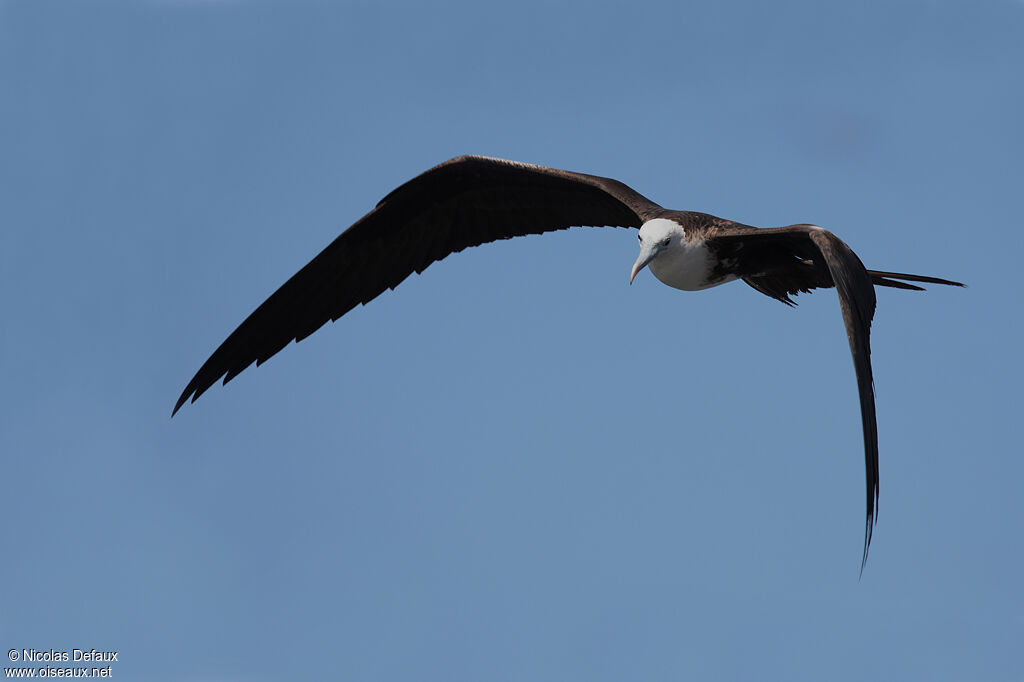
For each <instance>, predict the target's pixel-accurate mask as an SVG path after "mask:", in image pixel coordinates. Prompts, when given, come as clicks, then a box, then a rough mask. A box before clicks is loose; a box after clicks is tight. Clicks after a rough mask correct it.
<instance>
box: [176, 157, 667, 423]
mask: <svg viewBox="0 0 1024 682" xmlns="http://www.w3.org/2000/svg"><path fill="white" fill-rule="evenodd" d="M660 209H661V207H660V206H658V205H657V204H655V203H654V202H653V201H650V200H649V199H647V198H645V197H643V196H642V195H640V194H639V193H637V192H635V191H634V190H632V189H630V188H629V187H627V186H626V185H624V184H623V183H621V182H619V181H617V180H612V179H609V178H601V177H597V176H593V175H585V174H582V173H572V172H569V171H563V170H557V169H554V168H545V167H543V166H534V165H530V164H525V163H518V162H514V161H505V160H503V159H491V158H486V157H482V156H460V157H458V158H455V159H451V160H450V161H446V162H445V163H442V164H440V165H439V166H435V167H434V168H432V169H430V170H428V171H427V172H425V173H423V174H422V175H419V176H418V177H416V178H413V179H412V180H410V181H409V182H407V183H405V184H404V185H402V186H400V187H398V188H397V189H396V190H394V191H393V192H391V193H390V194H388V195H387V196H386V197H384V199H382V200H381V201H380V203H379V204H377V206H376V208H374V209H373V210H372V211H370V212H369V213H367V214H366V215H365V216H363V217H362V218H361V219H360V220H359V221H358V222H356V223H355V224H354V225H352V226H351V227H350V228H348V229H347V230H345V231H344V232H342V233H341V235H339V236H338V238H337V239H335V240H334V241H333V242H331V243H330V245H328V246H327V248H325V249H324V250H323V251H322V252H320V254H319V255H318V256H317V257H316V258H314V259H313V260H312V261H310V262H309V263H308V264H307V265H306V266H305V267H303V268H302V269H301V270H299V272H297V273H296V274H295V275H294V276H293V277H292V278H291V279H289V280H288V281H287V282H285V283H284V284H283V285H282V286H281V288H280V289H278V290H277V291H276V292H274V294H273V295H271V296H270V298H268V299H267V300H266V301H264V302H263V304H262V305H260V306H259V307H258V308H257V309H256V310H255V311H254V312H253V313H252V314H251V315H249V317H248V318H246V319H245V321H244V322H242V324H241V325H239V327H238V329H236V330H235V331H234V332H232V334H231V335H230V336H229V337H228V338H227V339H226V340H225V341H224V343H222V344H221V345H220V347H219V348H218V349H217V350H216V351H214V353H213V355H211V356H210V358H209V359H208V360H207V361H206V362H205V363H203V366H202V367H200V368H199V371H198V372H196V375H195V376H194V377H192V380H191V381H190V382H189V383H188V385H187V386H186V387H185V390H184V391H183V392H182V394H181V397H179V398H178V402H177V403H176V404H175V405H174V411H173V412H172V413H171V414H172V415H173V414H174V413H175V412H177V411H178V410H179V409H180V408H181V406H182V405H184V404H185V402H186V401H188V400H189V399H191V400H192V401H195V400H196V399H197V398H198V397H199V396H200V395H202V394H203V393H204V392H205V391H206V390H207V389H208V388H210V386H212V385H213V384H215V383H216V382H217V380H219V379H220V378H221V377H224V383H227V382H228V381H230V380H231V379H233V378H234V377H235V376H237V375H238V374H239V373H240V372H241V371H242V370H244V369H245V368H246V367H248V366H249V365H251V364H252V363H253V362H255V363H256V364H257V365H260V364H262V363H263V362H265V361H266V360H267V359H268V358H270V357H271V356H272V355H274V354H275V353H277V352H278V351H279V350H281V349H282V348H284V347H285V346H286V345H288V344H289V343H291V341H292V340H295V341H301V340H302V339H304V338H306V337H307V336H309V335H310V334H312V333H313V332H315V331H316V330H317V329H319V328H320V327H322V326H323V325H324V324H325V323H326V322H327V321H328V320H337V319H338V318H339V317H341V316H342V315H344V314H345V313H347V312H348V311H349V310H351V309H352V308H354V307H355V306H356V305H357V304H360V303H368V302H369V301H371V300H373V299H374V298H375V297H377V296H378V295H379V294H381V293H382V292H384V290H386V289H389V288H390V289H394V288H395V287H396V286H398V284H399V283H400V282H402V280H404V279H405V278H406V277H408V276H409V275H411V274H412V273H414V272H417V273H419V272H423V271H424V270H425V269H426V268H427V266H429V265H430V264H431V263H434V262H435V261H439V260H441V259H442V258H444V257H445V256H447V255H448V254H450V253H455V252H458V251H462V250H463V249H465V248H467V247H470V246H478V245H480V244H485V243H487V242H492V241H496V240H499V239H510V238H512V237H519V236H523V235H528V234H541V233H543V232H549V231H553V230H562V229H566V228H569V227H573V226H605V225H608V226H619V227H639V226H640V225H641V224H642V223H643V222H644V219H645V218H644V216H646V215H651V214H653V213H655V212H657V211H658V210H660Z"/></svg>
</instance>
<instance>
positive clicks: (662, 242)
mask: <svg viewBox="0 0 1024 682" xmlns="http://www.w3.org/2000/svg"><path fill="white" fill-rule="evenodd" d="M670 241H672V238H671V237H665V238H664V239H662V240H661V245H662V246H668V243H669V242H670Z"/></svg>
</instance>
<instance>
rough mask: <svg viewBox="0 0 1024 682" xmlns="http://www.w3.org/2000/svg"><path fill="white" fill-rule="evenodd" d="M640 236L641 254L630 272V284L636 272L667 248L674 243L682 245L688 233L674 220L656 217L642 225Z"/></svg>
mask: <svg viewBox="0 0 1024 682" xmlns="http://www.w3.org/2000/svg"><path fill="white" fill-rule="evenodd" d="M638 237H639V239H640V256H639V257H638V258H637V259H636V263H634V264H633V271H632V272H630V273H629V283H630V284H632V283H633V278H634V277H636V273H638V272H640V271H641V270H643V269H644V268H645V267H647V265H648V264H649V263H650V262H651V261H653V260H654V259H655V258H657V257H658V256H659V255H660V254H661V253H663V252H664V251H665V250H666V249H668V248H670V247H672V246H673V245H677V246H678V245H680V244H681V243H682V242H683V240H684V239H685V238H686V233H685V232H684V231H683V228H682V226H681V225H679V224H678V223H677V222H675V221H674V220H668V219H666V218H655V219H654V220H648V221H647V222H646V223H644V224H643V225H641V226H640V233H639V235H638Z"/></svg>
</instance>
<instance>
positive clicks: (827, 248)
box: [171, 156, 963, 571]
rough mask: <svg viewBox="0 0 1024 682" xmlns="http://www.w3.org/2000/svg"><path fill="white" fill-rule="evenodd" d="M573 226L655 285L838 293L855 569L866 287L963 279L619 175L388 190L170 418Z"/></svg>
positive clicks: (478, 166) (487, 173)
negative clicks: (868, 263) (624, 251)
mask: <svg viewBox="0 0 1024 682" xmlns="http://www.w3.org/2000/svg"><path fill="white" fill-rule="evenodd" d="M574 226H594V227H601V226H615V227H633V228H639V230H638V233H637V237H638V238H639V241H640V256H639V257H638V258H637V259H636V262H635V263H634V264H633V269H632V271H631V272H630V275H629V281H630V282H631V283H632V281H633V279H634V278H635V277H636V275H637V273H638V272H640V271H641V270H643V269H644V268H645V267H646V268H649V269H650V270H651V272H653V273H654V276H655V277H657V278H658V279H659V280H661V281H662V282H664V283H665V284H667V285H669V286H670V287H674V288H676V289H683V290H685V291H699V290H701V289H707V288H710V287H714V286H718V285H719V284H725V283H726V282H731V281H733V280H736V279H742V280H743V281H744V282H746V283H747V284H749V285H750V286H751V287H753V288H754V289H756V290H757V291H759V292H761V293H762V294H764V295H766V296H770V297H772V298H774V299H776V300H778V301H781V302H783V303H785V304H787V305H795V303H794V301H793V300H792V298H791V296H794V295H796V294H799V293H801V292H809V291H811V290H812V289H817V288H825V287H835V288H836V291H837V293H838V295H839V306H840V308H841V310H842V314H843V321H844V323H845V324H846V334H847V337H848V338H849V342H850V351H851V352H852V354H853V365H854V369H855V371H856V376H857V388H858V391H859V394H860V412H861V423H862V427H863V433H864V461H865V466H866V479H867V520H866V524H865V531H864V554H863V558H862V560H861V571H863V570H864V564H865V562H866V561H867V556H868V548H869V547H870V544H871V535H872V531H873V528H874V522H875V520H876V505H877V503H878V428H877V422H876V419H875V397H874V389H873V386H872V377H871V357H870V356H871V348H870V344H869V335H870V329H871V319H872V317H873V315H874V312H875V289H874V287H875V286H876V285H878V286H886V287H895V288H897V289H913V290H916V291H921V290H922V288H921V287H919V286H916V285H914V284H909V283H908V282H922V283H929V284H948V285H952V286H963V284H961V283H959V282H952V281H950V280H945V279H939V278H937V277H925V276H922V275H908V274H903V273H897V272H881V271H877V270H868V269H866V268H865V267H864V265H863V263H861V261H860V259H859V258H858V257H857V255H856V254H855V253H854V252H853V251H852V250H851V249H850V247H848V246H847V245H846V244H845V243H843V241H842V240H840V239H839V238H838V237H836V236H835V235H834V234H832V233H831V232H829V231H828V230H825V229H823V228H821V227H818V226H816V225H789V226H788V227H776V228H758V227H751V226H749V225H743V224H741V223H737V222H733V221H731V220H726V219H724V218H717V217H715V216H713V215H708V214H707V213H697V212H694V211H674V210H669V209H666V208H662V207H661V206H659V205H658V204H656V203H654V202H653V201H651V200H650V199H648V198H646V197H644V196H643V195H641V194H639V193H638V192H636V191H635V190H633V189H631V188H630V187H627V186H626V185H625V184H623V183H621V182H619V181H618V180H613V179H610V178H602V177H598V176H594V175H586V174H583V173H574V172H571V171H564V170H559V169H556V168H547V167H544V166H535V165H531V164H527V163H519V162H516V161H507V160H504V159H494V158H488V157H483V156H460V157H457V158H454V159H451V160H449V161H446V162H444V163H442V164H440V165H438V166H435V167H434V168H431V169H430V170H428V171H426V172H425V173H423V174H421V175H419V176H417V177H415V178H413V179H412V180H410V181H408V182H406V183H405V184H404V185H402V186H400V187H398V188H397V189H395V190H394V191H392V192H391V193H390V194H388V195H387V196H386V197H384V198H383V199H382V200H381V201H380V203H378V204H377V206H376V207H375V208H374V209H373V210H372V211H370V212H369V213H367V214H366V215H365V216H363V217H362V218H361V219H360V220H359V221H357V222H356V223H355V224H354V225H352V226H351V227H349V228H348V229H347V230H345V231H344V232H342V233H341V234H340V235H339V236H338V237H337V238H336V239H335V240H334V241H333V242H331V243H330V244H329V245H328V246H327V248H325V249H324V250H323V251H321V252H320V254H319V255H317V256H316V257H315V258H314V259H313V260H311V261H310V262H309V263H308V264H307V265H306V266H305V267H303V268H302V269H301V270H299V271H298V272H297V273H296V274H295V275H294V276H293V277H292V278H291V279H289V280H288V281H287V282H285V283H284V284H283V285H282V286H281V288H279V289H278V290H277V291H276V292H274V293H273V294H272V295H271V296H270V298H268V299H267V300H266V301H264V302H263V303H262V304H261V305H260V306H259V307H258V308H256V310H255V311H253V313H252V314H251V315H249V317H247V318H246V319H245V321H244V322H242V324H240V325H239V326H238V328H237V329H236V330H235V331H234V332H232V333H231V335H230V336H228V338H227V339H226V340H225V341H224V343H222V344H221V345H220V347H219V348H217V350H215V351H214V352H213V355H211V356H210V358H209V359H208V360H207V361H206V362H205V363H203V365H202V367H200V368H199V371H198V372H196V375H195V376H194V377H192V380H191V381H189V382H188V385H187V386H185V390H184V391H183V392H182V394H181V396H180V397H179V398H178V402H177V403H175V405H174V410H173V411H172V413H171V414H172V416H173V415H174V414H175V413H177V411H178V410H179V409H180V408H181V406H182V405H184V404H185V403H186V402H188V401H189V400H191V401H193V402H194V401H195V400H196V399H197V398H198V397H199V396H201V395H202V394H203V393H204V392H205V391H206V390H207V389H208V388H210V387H211V386H212V385H213V384H215V383H216V382H217V381H218V380H219V379H221V377H223V383H225V384H226V383H227V382H229V381H230V380H231V379H233V378H234V377H236V376H238V374H239V373H240V372H242V370H244V369H245V368H246V367H248V366H249V365H251V364H252V363H254V362H255V363H256V364H257V365H260V364H262V363H264V362H266V361H267V359H269V358H270V357H271V356H273V355H274V354H275V353H277V352H278V351H279V350H281V349H282V348H284V347H285V346H286V345H288V344H289V343H291V341H292V340H295V341H301V340H302V339H304V338H306V337H307V336H309V335H310V334H312V333H313V332H315V331H316V330H317V329H319V328H320V327H322V326H323V325H324V324H325V323H326V322H327V321H328V320H337V319H338V318H339V317H341V316H342V315H344V314H345V313H347V312H348V311H349V310H351V309H352V308H354V307H355V306H356V305H357V304H360V303H362V304H366V303H369V302H370V301H372V300H373V299H374V298H376V297H377V296H378V295H379V294H381V293H383V292H384V291H385V290H386V289H394V288H395V287H396V286H398V285H399V283H401V282H402V281H403V280H404V279H405V278H406V277H408V276H409V275H411V274H412V273H414V272H416V273H421V272H423V271H424V270H425V269H426V268H427V267H428V266H429V265H430V264H431V263H434V262H435V261H439V260H441V259H443V258H445V257H446V256H448V255H449V254H451V253H456V252H458V251H462V250H463V249H465V248H467V247H470V246H479V245H480V244H486V243H488V242H493V241H496V240H499V239H510V238H512V237H520V236H524V235H528V234H541V233H544V232H551V231H554V230H564V229H567V228H570V227H574Z"/></svg>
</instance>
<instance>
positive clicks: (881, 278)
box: [868, 270, 964, 291]
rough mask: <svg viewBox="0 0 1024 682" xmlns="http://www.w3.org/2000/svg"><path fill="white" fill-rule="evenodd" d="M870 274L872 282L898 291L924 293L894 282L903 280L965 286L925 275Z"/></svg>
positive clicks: (920, 289) (910, 285) (917, 288)
mask: <svg viewBox="0 0 1024 682" xmlns="http://www.w3.org/2000/svg"><path fill="white" fill-rule="evenodd" d="M868 274H869V275H871V281H872V282H874V283H875V284H880V285H881V286H883V287H895V288H897V289H914V290H916V291H924V290H923V289H922V288H921V287H916V286H914V285H912V284H906V283H904V282H896V281H894V280H898V279H902V280H906V281H907V282H925V283H926V284H947V285H949V286H952V287H962V286H964V285H963V284H961V283H960V282H954V281H952V280H948V279H941V278H939V277H927V276H925V275H908V274H905V273H902V272H882V271H881V270H868Z"/></svg>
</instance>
